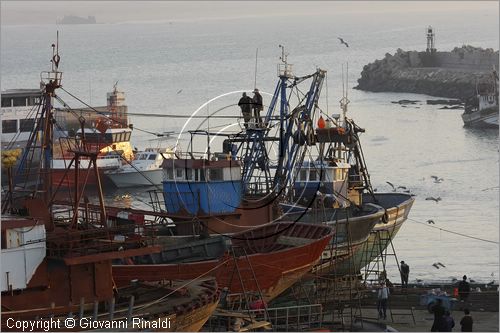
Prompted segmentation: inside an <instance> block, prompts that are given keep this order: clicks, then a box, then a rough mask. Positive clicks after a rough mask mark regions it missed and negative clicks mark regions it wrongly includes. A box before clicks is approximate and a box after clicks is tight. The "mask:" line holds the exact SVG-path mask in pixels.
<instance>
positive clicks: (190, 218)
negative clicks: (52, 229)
mask: <svg viewBox="0 0 500 333" xmlns="http://www.w3.org/2000/svg"><path fill="white" fill-rule="evenodd" d="M280 59H281V61H282V63H281V64H279V67H278V68H279V71H278V77H279V80H278V83H277V85H276V89H275V92H274V94H273V96H272V99H271V102H270V104H269V107H268V110H267V112H266V115H265V117H263V126H260V127H255V126H249V127H248V128H245V129H243V130H238V131H236V132H234V131H233V132H230V131H219V132H210V131H209V130H196V131H188V132H187V133H189V135H190V136H191V137H190V138H189V140H186V141H188V142H189V143H190V147H188V149H185V151H186V152H187V153H186V154H185V155H186V156H185V157H180V158H179V159H176V160H173V161H165V162H164V164H163V168H164V173H165V178H164V182H163V195H164V203H165V207H166V210H167V212H168V213H169V214H171V216H170V218H171V219H172V220H173V222H174V223H175V226H176V228H177V234H178V235H191V234H193V233H194V234H201V233H210V234H215V233H224V234H225V233H235V232H241V231H245V230H248V229H250V228H253V227H256V226H258V225H262V224H265V223H268V222H271V221H273V220H275V219H276V218H277V217H279V216H280V215H282V212H281V211H280V208H279V205H278V202H279V201H281V200H282V198H283V197H284V196H285V195H286V193H288V192H289V191H290V189H291V185H292V174H293V171H294V168H295V167H296V165H297V164H298V163H301V160H302V158H303V155H304V154H305V151H306V150H307V146H308V144H306V143H307V142H309V141H308V140H309V138H312V134H313V131H314V129H313V127H314V126H313V124H314V122H315V120H316V118H317V117H318V114H319V107H318V100H319V96H320V94H321V90H322V85H323V82H324V79H325V76H326V71H324V70H322V69H317V70H316V72H314V73H312V74H309V75H305V76H301V77H299V76H295V75H294V74H293V72H292V65H291V64H289V63H288V62H287V57H286V54H285V52H284V49H282V57H281V58H280ZM306 82H309V83H310V87H309V89H308V90H303V89H300V87H301V85H303V84H305V83H306ZM304 91H305V92H304ZM292 96H301V98H299V101H298V103H297V102H296V101H295V99H294V98H292ZM199 137H201V140H199V139H198V140H199V142H201V143H202V144H206V143H209V145H208V147H205V148H204V149H203V150H202V153H199V151H200V150H199V149H198V153H197V152H196V151H195V149H194V147H195V146H196V144H197V142H196V139H197V138H199ZM297 138H299V139H300V142H297ZM302 138H305V139H304V140H302ZM306 139H307V140H306ZM312 140H313V139H312ZM216 144H217V145H218V147H221V148H222V149H220V148H218V149H214V147H216ZM198 146H199V145H198ZM219 149H220V150H219Z"/></svg>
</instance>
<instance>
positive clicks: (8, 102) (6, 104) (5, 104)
mask: <svg viewBox="0 0 500 333" xmlns="http://www.w3.org/2000/svg"><path fill="white" fill-rule="evenodd" d="M11 106H12V98H10V97H4V98H2V107H3V108H10V107H11Z"/></svg>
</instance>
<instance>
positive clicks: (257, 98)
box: [252, 88, 264, 127]
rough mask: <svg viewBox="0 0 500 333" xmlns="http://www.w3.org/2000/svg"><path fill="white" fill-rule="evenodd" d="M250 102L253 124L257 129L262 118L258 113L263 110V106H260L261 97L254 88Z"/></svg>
mask: <svg viewBox="0 0 500 333" xmlns="http://www.w3.org/2000/svg"><path fill="white" fill-rule="evenodd" d="M252 100H253V112H254V116H255V122H256V124H257V127H262V118H261V117H260V111H262V110H264V105H263V104H262V95H261V94H260V93H259V89H257V88H255V89H254V90H253V99H252Z"/></svg>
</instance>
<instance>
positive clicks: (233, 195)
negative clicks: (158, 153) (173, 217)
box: [163, 159, 242, 215]
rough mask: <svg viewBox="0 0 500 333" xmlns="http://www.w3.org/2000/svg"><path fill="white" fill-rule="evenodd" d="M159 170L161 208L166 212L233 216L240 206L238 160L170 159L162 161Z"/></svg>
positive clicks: (239, 170)
mask: <svg viewBox="0 0 500 333" xmlns="http://www.w3.org/2000/svg"><path fill="white" fill-rule="evenodd" d="M163 168H164V181H163V191H164V193H165V195H164V199H165V206H166V208H167V211H168V212H170V213H174V214H181V213H186V214H189V215H213V214H224V213H233V212H234V211H235V210H236V208H238V207H239V206H240V204H241V200H242V187H241V165H240V162H239V161H235V160H231V159H229V160H227V159H220V160H219V159H217V160H213V161H212V160H204V159H170V160H164V162H163Z"/></svg>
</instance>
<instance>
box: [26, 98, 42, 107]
mask: <svg viewBox="0 0 500 333" xmlns="http://www.w3.org/2000/svg"><path fill="white" fill-rule="evenodd" d="M38 104H40V97H38V96H30V97H28V105H29V106H33V105H38Z"/></svg>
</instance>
